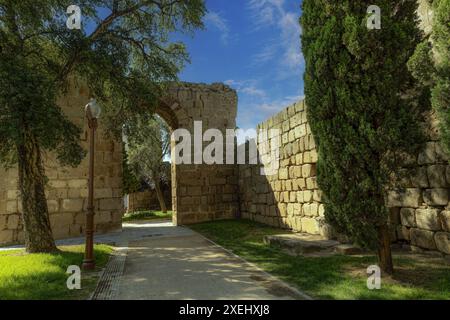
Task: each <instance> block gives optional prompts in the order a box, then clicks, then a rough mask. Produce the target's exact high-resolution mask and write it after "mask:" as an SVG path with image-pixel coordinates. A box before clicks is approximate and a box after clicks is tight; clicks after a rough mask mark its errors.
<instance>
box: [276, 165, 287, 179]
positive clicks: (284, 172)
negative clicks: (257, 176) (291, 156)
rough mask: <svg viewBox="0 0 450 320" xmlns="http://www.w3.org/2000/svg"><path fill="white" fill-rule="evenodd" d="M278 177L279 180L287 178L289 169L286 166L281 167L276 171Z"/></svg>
mask: <svg viewBox="0 0 450 320" xmlns="http://www.w3.org/2000/svg"><path fill="white" fill-rule="evenodd" d="M278 177H279V179H280V180H287V179H288V177H289V171H288V169H287V168H281V169H280V170H279V171H278Z"/></svg>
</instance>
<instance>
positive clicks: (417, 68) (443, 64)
mask: <svg viewBox="0 0 450 320" xmlns="http://www.w3.org/2000/svg"><path fill="white" fill-rule="evenodd" d="M432 10H433V26H432V32H431V35H430V37H429V38H426V39H425V40H424V41H423V42H422V43H420V44H419V45H418V46H417V48H416V51H415V53H414V55H413V57H412V58H411V60H410V61H409V64H408V67H409V69H410V70H411V72H412V74H413V75H414V77H415V78H417V79H418V80H419V81H420V82H421V84H422V85H423V87H424V88H426V89H427V90H430V91H431V105H432V107H433V109H434V110H435V111H436V113H437V116H438V119H439V121H440V129H441V137H442V141H443V143H444V145H445V146H446V148H447V150H448V151H449V152H450V0H434V1H433V3H432Z"/></svg>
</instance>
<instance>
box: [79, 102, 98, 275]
mask: <svg viewBox="0 0 450 320" xmlns="http://www.w3.org/2000/svg"><path fill="white" fill-rule="evenodd" d="M84 111H85V114H86V117H87V120H88V125H89V193H88V207H87V214H86V231H85V233H86V249H85V252H84V260H83V266H82V267H83V269H84V270H92V269H94V268H95V260H94V215H95V212H94V155H95V130H97V126H98V123H97V119H98V118H99V117H100V113H101V108H100V106H99V105H98V104H97V102H96V100H95V99H92V98H91V100H90V101H89V103H88V104H87V105H86V107H85V110H84Z"/></svg>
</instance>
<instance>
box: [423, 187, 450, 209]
mask: <svg viewBox="0 0 450 320" xmlns="http://www.w3.org/2000/svg"><path fill="white" fill-rule="evenodd" d="M423 199H424V201H425V203H426V204H427V205H430V206H446V205H447V204H448V189H442V188H440V189H427V190H424V192H423Z"/></svg>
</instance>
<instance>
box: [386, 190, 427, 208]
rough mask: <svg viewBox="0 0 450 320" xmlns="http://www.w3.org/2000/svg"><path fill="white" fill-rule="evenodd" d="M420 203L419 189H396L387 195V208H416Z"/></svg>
mask: <svg viewBox="0 0 450 320" xmlns="http://www.w3.org/2000/svg"><path fill="white" fill-rule="evenodd" d="M421 201H422V194H421V192H420V189H412V188H408V189H397V190H391V191H389V192H388V195H387V206H388V207H410V208H417V207H419V206H420V203H421Z"/></svg>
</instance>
